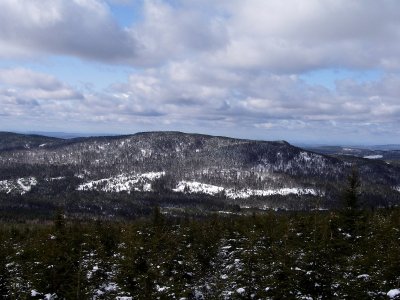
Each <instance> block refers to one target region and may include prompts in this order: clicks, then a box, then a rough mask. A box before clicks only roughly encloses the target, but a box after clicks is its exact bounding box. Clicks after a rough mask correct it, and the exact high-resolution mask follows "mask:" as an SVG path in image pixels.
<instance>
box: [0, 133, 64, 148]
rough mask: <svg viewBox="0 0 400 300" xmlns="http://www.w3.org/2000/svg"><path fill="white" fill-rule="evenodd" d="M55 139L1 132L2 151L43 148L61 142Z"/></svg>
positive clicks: (0, 144) (0, 143)
mask: <svg viewBox="0 0 400 300" xmlns="http://www.w3.org/2000/svg"><path fill="white" fill-rule="evenodd" d="M61 141H62V140H60V139H58V138H53V137H47V136H41V135H35V134H29V135H25V134H17V133H13V132H0V151H10V150H22V149H32V148H38V147H43V146H44V145H51V144H56V143H58V142H61Z"/></svg>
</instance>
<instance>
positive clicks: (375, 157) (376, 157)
mask: <svg viewBox="0 0 400 300" xmlns="http://www.w3.org/2000/svg"><path fill="white" fill-rule="evenodd" d="M364 158H367V159H381V158H383V155H380V154H377V155H365V156H364Z"/></svg>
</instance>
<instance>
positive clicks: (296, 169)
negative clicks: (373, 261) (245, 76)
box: [0, 132, 400, 208]
mask: <svg viewBox="0 0 400 300" xmlns="http://www.w3.org/2000/svg"><path fill="white" fill-rule="evenodd" d="M358 151H359V149H350V150H346V149H344V148H340V147H320V148H318V149H308V150H304V149H301V148H299V147H295V146H293V145H290V144H289V143H287V142H285V141H254V140H246V139H235V138H228V137H217V136H209V135H201V134H186V133H181V132H143V133H137V134H134V135H124V136H103V137H80V138H74V139H59V138H49V137H44V136H37V135H20V134H14V133H1V134H0V192H3V193H6V194H24V195H31V194H35V193H36V194H37V193H40V194H46V193H48V192H49V191H50V190H51V191H52V193H53V194H59V193H65V192H66V191H68V192H73V191H74V192H75V193H89V192H94V191H97V192H102V193H117V194H118V193H156V194H157V195H164V194H170V193H175V194H176V195H185V194H186V195H189V194H192V195H193V194H204V195H209V196H213V197H218V198H220V199H223V201H225V202H227V203H229V204H232V205H239V206H240V207H258V208H266V207H271V205H272V204H271V203H272V202H273V206H274V207H282V208H288V207H289V206H288V203H289V202H290V203H291V204H290V207H294V208H296V207H298V208H302V207H303V208H304V205H305V204H304V203H307V205H311V204H310V203H314V204H313V205H315V203H317V202H318V203H321V205H322V206H324V207H326V208H329V207H334V206H337V205H339V202H340V195H341V190H342V189H343V187H344V186H345V184H346V177H347V175H348V174H349V173H350V170H351V168H352V167H353V166H356V167H358V169H359V172H360V176H361V180H362V187H363V188H362V193H363V195H364V199H365V200H366V202H368V203H369V205H392V204H396V203H399V202H400V199H399V196H400V192H399V191H400V167H399V166H398V165H391V164H388V163H387V162H385V161H383V160H381V159H365V158H363V156H365V154H369V153H372V154H371V155H379V154H376V153H377V152H365V151H366V150H360V151H361V152H358ZM362 151H364V152H362ZM348 152H350V153H351V154H353V153H358V154H357V155H347V154H348ZM367 156H368V155H367ZM375 158H378V157H375ZM25 197H27V196H25ZM174 197H175V196H174ZM271 199H273V201H272V200H271ZM271 201H272V202H271ZM310 201H311V202H310Z"/></svg>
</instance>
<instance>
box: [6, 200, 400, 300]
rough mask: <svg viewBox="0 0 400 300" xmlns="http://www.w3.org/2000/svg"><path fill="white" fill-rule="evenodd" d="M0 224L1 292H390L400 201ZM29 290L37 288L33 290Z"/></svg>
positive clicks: (304, 295) (286, 295)
mask: <svg viewBox="0 0 400 300" xmlns="http://www.w3.org/2000/svg"><path fill="white" fill-rule="evenodd" d="M355 224H356V229H357V230H356V231H354V235H350V234H349V232H348V231H346V230H345V229H344V228H345V225H346V217H345V215H344V212H343V211H338V212H336V211H331V212H318V211H314V212H311V213H306V212H302V213H301V212H297V213H282V212H278V213H277V212H269V213H266V214H263V215H256V214H254V215H252V216H242V217H224V218H222V217H218V216H217V215H214V216H211V217H209V218H207V219H202V220H199V219H197V220H195V219H192V220H190V219H180V218H176V219H174V218H167V217H165V216H164V215H163V214H162V213H161V212H160V210H159V209H158V208H157V207H156V208H155V210H154V214H153V218H150V219H148V220H137V221H133V222H128V223H125V222H124V223H121V222H110V221H86V222H80V221H71V220H69V219H67V218H65V216H64V214H63V213H61V212H60V213H59V214H57V215H56V217H55V218H54V222H52V223H51V224H32V223H27V224H15V223H14V224H11V223H8V224H7V223H3V224H1V226H0V298H4V299H35V297H36V299H43V298H44V296H45V295H53V296H55V295H57V297H58V299H115V298H116V297H118V296H125V297H132V299H182V298H186V299H386V293H387V292H388V291H389V290H391V289H394V288H398V287H399V283H400V271H399V268H398V266H399V265H400V248H399V247H398V241H399V240H400V230H399V228H400V210H399V209H382V210H375V211H370V212H366V211H363V212H362V213H360V215H359V217H358V218H357V221H356V223H355ZM32 295H36V296H35V297H33V296H32Z"/></svg>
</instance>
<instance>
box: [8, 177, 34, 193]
mask: <svg viewBox="0 0 400 300" xmlns="http://www.w3.org/2000/svg"><path fill="white" fill-rule="evenodd" d="M35 185H37V180H36V178H35V177H25V178H18V179H8V180H2V181H0V192H5V193H7V194H10V193H12V192H17V193H20V194H21V195H23V194H26V193H27V192H29V191H31V189H32V187H33V186H35Z"/></svg>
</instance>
